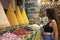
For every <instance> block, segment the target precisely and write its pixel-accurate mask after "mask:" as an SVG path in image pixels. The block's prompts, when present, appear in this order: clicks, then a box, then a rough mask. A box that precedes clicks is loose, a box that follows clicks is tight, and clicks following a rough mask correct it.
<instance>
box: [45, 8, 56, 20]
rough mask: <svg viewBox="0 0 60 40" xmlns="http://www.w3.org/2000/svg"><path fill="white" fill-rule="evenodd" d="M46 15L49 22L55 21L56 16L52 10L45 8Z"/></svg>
mask: <svg viewBox="0 0 60 40" xmlns="http://www.w3.org/2000/svg"><path fill="white" fill-rule="evenodd" d="M46 14H47V17H48V19H51V20H53V19H55V20H56V14H55V10H54V9H53V8H47V9H46Z"/></svg>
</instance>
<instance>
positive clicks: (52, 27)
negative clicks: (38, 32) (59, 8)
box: [43, 8, 58, 40]
mask: <svg viewBox="0 0 60 40" xmlns="http://www.w3.org/2000/svg"><path fill="white" fill-rule="evenodd" d="M46 14H47V17H48V22H47V24H46V25H44V26H43V28H44V32H43V40H58V29H57V23H56V16H55V10H54V9H53V8H47V9H46ZM52 33H54V37H53V36H52Z"/></svg>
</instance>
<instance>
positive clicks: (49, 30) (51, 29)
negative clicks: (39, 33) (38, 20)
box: [43, 21, 53, 33]
mask: <svg viewBox="0 0 60 40" xmlns="http://www.w3.org/2000/svg"><path fill="white" fill-rule="evenodd" d="M50 23H51V21H50V22H49V23H47V24H46V25H44V26H43V28H44V32H50V33H52V32H53V28H52V27H51V26H49V24H50Z"/></svg>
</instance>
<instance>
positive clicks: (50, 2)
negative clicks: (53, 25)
mask: <svg viewBox="0 0 60 40" xmlns="http://www.w3.org/2000/svg"><path fill="white" fill-rule="evenodd" d="M47 7H52V8H54V9H55V12H56V19H57V27H58V35H59V36H60V0H0V35H3V36H6V35H8V36H9V35H13V36H14V34H15V35H17V36H16V40H17V39H18V40H42V36H41V35H42V34H41V33H42V31H43V28H42V27H43V25H44V24H45V23H46V21H48V18H47V16H46V12H45V9H46V8H47ZM12 33H13V34H12ZM6 37H7V36H6ZM1 40H2V39H1ZM11 40H12V39H11ZM59 40H60V39H59Z"/></svg>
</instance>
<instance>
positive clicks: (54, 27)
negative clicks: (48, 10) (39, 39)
mask: <svg viewBox="0 0 60 40" xmlns="http://www.w3.org/2000/svg"><path fill="white" fill-rule="evenodd" d="M51 26H52V27H53V32H54V40H58V29H57V23H56V21H55V20H52V22H51Z"/></svg>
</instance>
